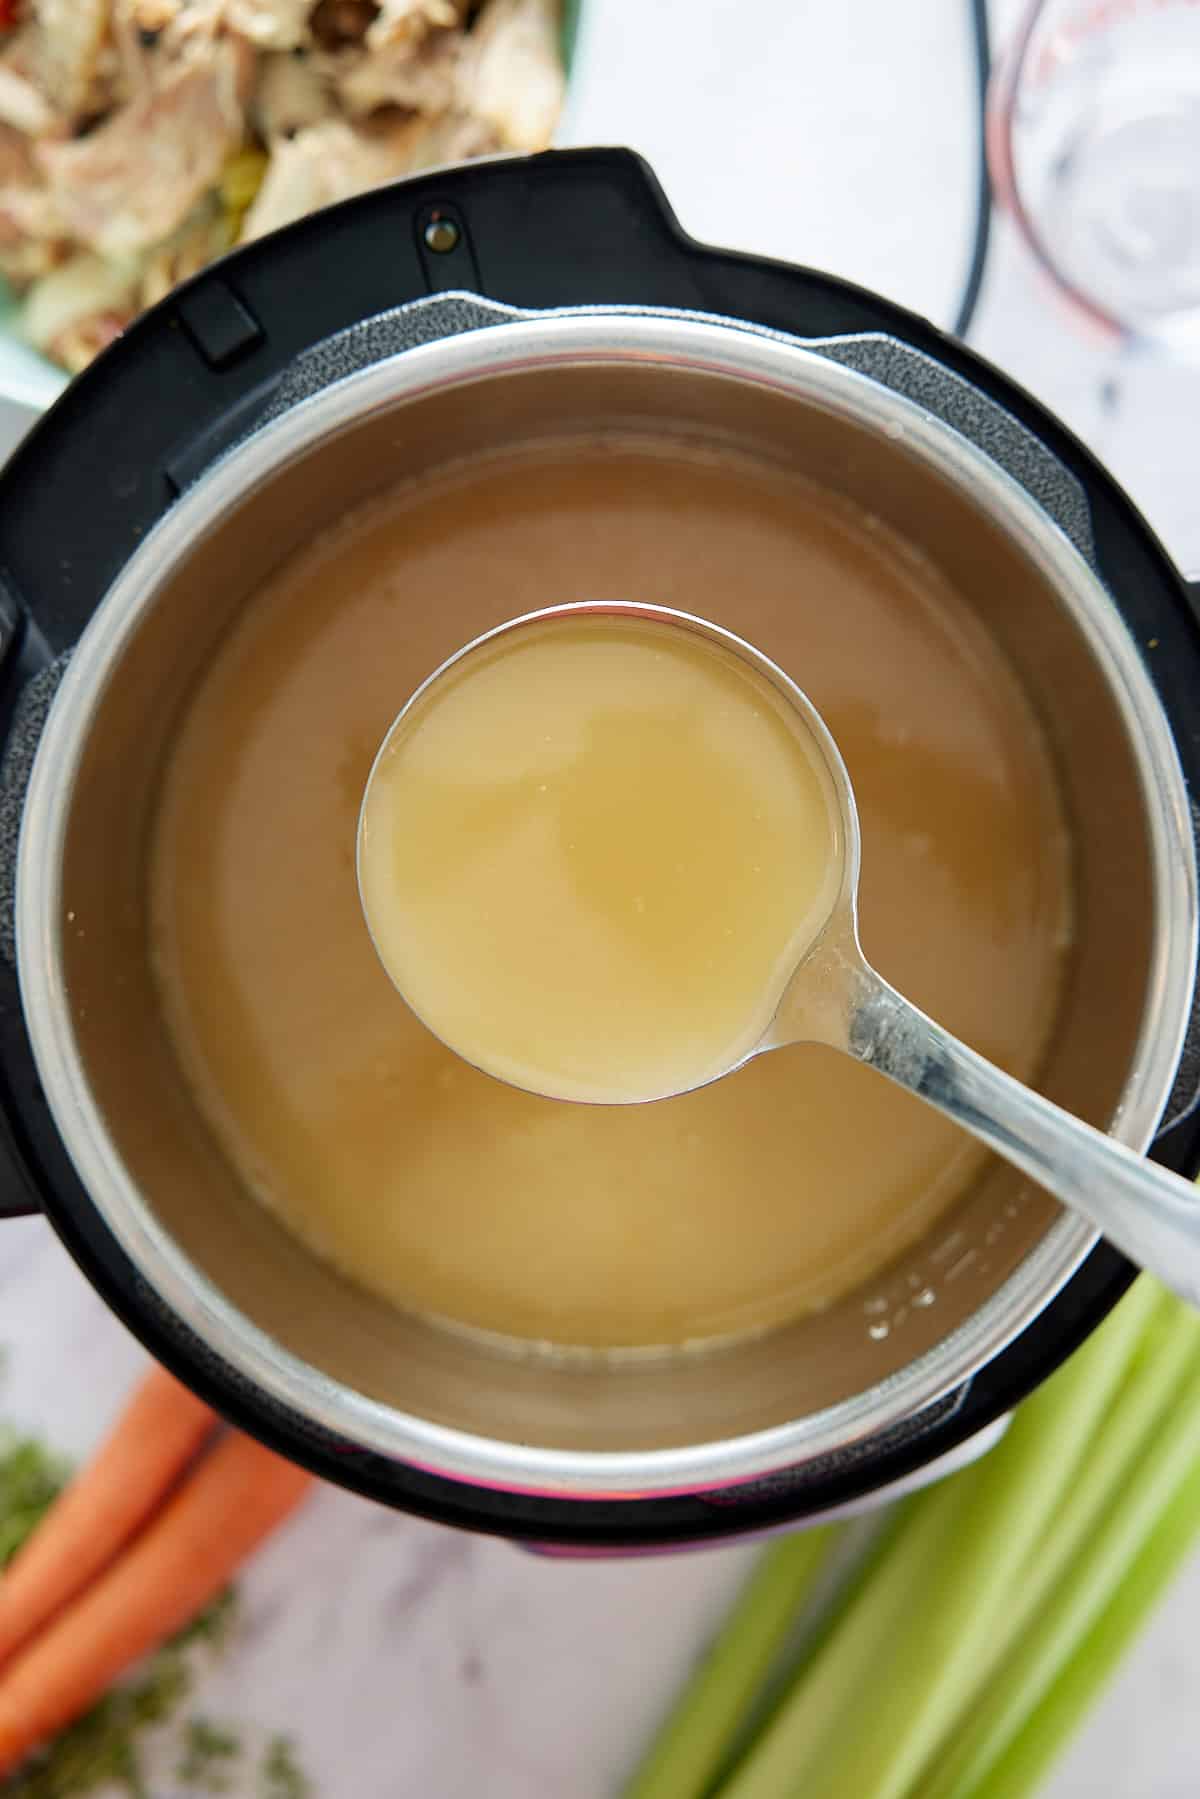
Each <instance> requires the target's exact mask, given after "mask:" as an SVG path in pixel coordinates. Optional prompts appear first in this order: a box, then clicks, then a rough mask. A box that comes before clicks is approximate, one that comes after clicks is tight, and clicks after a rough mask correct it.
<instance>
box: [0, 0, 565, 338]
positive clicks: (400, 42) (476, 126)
mask: <svg viewBox="0 0 1200 1799" xmlns="http://www.w3.org/2000/svg"><path fill="white" fill-rule="evenodd" d="M559 5H560V0H482V4H481V3H480V0H17V3H16V5H15V6H10V7H9V8H8V9H7V10H5V11H4V14H3V17H4V18H5V19H6V20H11V22H10V23H8V24H4V25H0V279H2V280H3V281H5V282H7V284H8V286H9V287H10V289H12V290H14V291H15V292H17V293H18V294H19V295H21V296H22V297H23V307H22V322H23V329H24V333H25V336H26V337H27V338H28V340H29V341H30V342H31V343H32V344H34V345H35V347H37V348H38V349H40V350H42V351H44V352H45V353H46V354H47V355H49V356H52V357H53V358H55V360H57V361H59V362H60V363H62V365H63V366H64V367H66V368H68V369H70V370H72V371H75V370H78V369H80V368H82V367H84V366H85V364H86V363H87V362H89V361H90V360H91V358H92V357H93V356H94V355H96V354H97V353H98V352H99V351H100V350H101V349H103V348H104V347H105V345H106V344H108V343H110V342H111V341H112V339H113V338H114V337H115V336H117V335H118V334H119V333H120V332H121V331H122V330H123V329H124V327H125V326H126V325H127V324H128V323H129V322H130V321H131V320H132V319H133V318H135V317H136V316H137V314H138V313H139V312H140V311H142V310H143V309H144V308H145V307H146V306H149V305H152V304H153V303H154V302H155V301H156V300H159V299H161V298H162V297H163V295H164V294H166V293H168V292H169V291H170V289H171V287H172V286H173V285H174V284H175V283H176V282H178V281H182V280H184V279H186V278H187V277H188V276H189V275H192V274H195V273H196V272H197V271H198V270H199V269H200V268H202V267H204V265H205V264H206V263H208V262H210V261H212V260H213V259H214V258H215V257H217V256H219V255H221V254H222V253H223V252H224V251H225V250H227V249H229V248H230V247H231V246H232V245H234V244H236V243H238V242H240V241H245V240H247V239H249V238H254V237H261V236H262V235H263V233H264V232H267V231H273V230H275V229H276V228H278V227H279V226H281V225H286V224H289V223H290V222H291V221H293V220H294V219H297V218H300V217H301V216H302V215H303V214H305V213H307V212H311V211H313V210H314V209H315V208H317V207H319V206H326V205H329V204H330V203H331V202H334V201H337V200H342V199H346V198H348V197H349V196H351V195H353V194H357V193H361V192H363V191H364V190H365V189H367V188H371V187H376V186H379V185H380V184H381V183H384V182H387V181H392V180H395V179H397V178H398V177H400V176H403V175H407V174H412V173H414V172H416V171H418V170H421V169H426V168H432V167H436V166H439V165H442V164H445V163H448V162H457V161H462V160H465V159H466V158H469V157H472V156H479V155H486V154H489V153H493V152H496V151H504V150H518V151H528V150H535V149H540V148H543V147H544V146H545V145H546V144H547V143H548V142H549V141H550V137H551V135H552V133H553V130H554V127H555V123H556V121H557V118H558V113H559V110H560V107H561V104H562V97H563V85H564V78H563V70H562V63H561V57H560V51H559Z"/></svg>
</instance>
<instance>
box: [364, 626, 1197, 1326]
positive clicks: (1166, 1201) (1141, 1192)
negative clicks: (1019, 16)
mask: <svg viewBox="0 0 1200 1799" xmlns="http://www.w3.org/2000/svg"><path fill="white" fill-rule="evenodd" d="M605 614H610V615H613V616H617V617H624V618H630V617H634V618H641V619H647V620H653V621H657V622H659V623H661V624H669V625H672V626H674V627H676V628H678V629H679V630H682V631H687V632H691V633H694V634H696V635H698V636H700V637H703V638H706V639H707V640H708V641H709V642H711V643H714V644H716V645H718V646H719V647H720V648H721V649H722V650H724V651H725V652H726V653H727V654H729V655H733V656H737V657H739V658H741V659H742V660H743V661H745V662H747V663H749V664H750V665H751V667H752V668H754V669H756V670H757V671H758V672H759V674H760V675H762V676H765V678H766V679H767V680H768V681H769V682H770V683H771V684H772V686H774V687H775V688H776V689H777V690H778V691H779V693H780V694H782V695H783V697H784V698H785V699H786V700H787V701H788V702H789V708H790V710H789V713H788V716H789V717H790V718H792V719H793V720H794V724H795V729H796V731H797V733H799V734H803V736H804V738H805V739H806V741H807V743H808V744H809V745H810V746H815V748H816V749H817V750H818V751H819V753H820V756H821V759H822V761H823V763H824V767H825V770H826V773H827V774H828V777H829V783H830V788H831V792H832V797H833V802H834V809H835V812H836V815H837V821H838V823H839V824H840V832H839V833H838V837H839V839H840V841H839V849H840V854H841V876H842V878H841V883H840V886H839V887H838V888H837V894H836V898H835V900H834V902H833V904H832V907H831V909H830V911H829V914H828V917H827V919H826V920H825V922H824V926H823V928H821V929H820V930H818V931H817V932H816V934H815V935H814V937H813V938H812V940H811V942H810V946H809V948H808V949H807V951H806V952H805V953H803V954H802V956H801V959H800V961H799V963H798V964H797V966H796V969H795V972H794V973H793V974H792V976H791V979H790V980H789V981H788V983H787V985H786V987H785V989H784V992H783V996H782V998H781V1000H780V1002H779V1005H778V1006H777V1008H776V1010H775V1012H774V1015H773V1017H772V1019H771V1022H770V1024H769V1026H768V1027H767V1029H766V1030H765V1031H764V1033H763V1035H762V1037H761V1038H760V1039H759V1040H758V1042H757V1043H755V1044H754V1046H753V1047H752V1048H751V1049H750V1051H749V1052H748V1054H746V1055H744V1056H740V1057H739V1058H738V1060H737V1061H735V1062H733V1063H731V1064H730V1066H729V1067H728V1068H726V1069H723V1070H721V1071H719V1073H718V1075H717V1076H716V1077H714V1078H718V1079H719V1078H721V1076H722V1075H724V1074H731V1073H733V1071H734V1069H735V1068H739V1067H742V1066H743V1065H744V1064H745V1063H746V1062H748V1061H749V1060H751V1059H752V1057H754V1056H758V1055H762V1054H763V1053H764V1052H765V1051H767V1050H772V1049H780V1048H782V1047H784V1046H785V1045H787V1044H792V1043H824V1044H827V1045H828V1046H829V1047H830V1048H832V1049H836V1050H841V1051H842V1052H843V1054H845V1055H848V1056H853V1057H854V1058H855V1060H856V1061H859V1062H863V1063H865V1064H866V1065H867V1066H868V1067H869V1068H874V1069H877V1070H878V1072H879V1073H880V1074H883V1075H886V1076H887V1078H888V1079H889V1080H891V1081H894V1082H895V1083H896V1085H897V1086H899V1087H904V1088H907V1090H908V1091H909V1092H910V1093H915V1094H916V1095H917V1097H918V1098H919V1099H923V1100H924V1101H925V1102H926V1104H927V1105H930V1106H933V1107H935V1108H936V1109H937V1110H938V1111H939V1112H943V1113H944V1114H945V1115H946V1117H947V1118H950V1119H953V1121H954V1122H955V1124H958V1125H961V1126H962V1127H963V1129H964V1130H967V1131H970V1132H971V1134H972V1135H973V1136H975V1137H977V1138H979V1140H980V1141H981V1142H983V1143H985V1144H987V1146H988V1147H989V1149H993V1150H995V1151H996V1152H997V1153H998V1154H999V1155H1001V1156H1003V1157H1005V1159H1006V1160H1007V1161H1009V1162H1011V1163H1012V1164H1013V1165H1014V1166H1015V1167H1017V1168H1019V1169H1020V1170H1021V1171H1022V1172H1023V1173H1024V1174H1027V1175H1029V1176H1030V1177H1031V1178H1032V1179H1033V1180H1035V1181H1037V1182H1038V1184H1039V1185H1040V1186H1042V1187H1044V1188H1046V1189H1047V1191H1048V1192H1050V1193H1052V1194H1054V1196H1055V1197H1056V1198H1057V1199H1059V1200H1061V1201H1062V1202H1063V1204H1064V1205H1067V1206H1070V1207H1071V1209H1072V1210H1073V1211H1075V1212H1077V1213H1079V1214H1080V1215H1081V1216H1082V1217H1084V1218H1086V1219H1087V1220H1088V1222H1089V1223H1090V1224H1093V1225H1094V1226H1095V1227H1096V1229H1097V1230H1099V1231H1101V1232H1102V1233H1103V1234H1104V1235H1105V1236H1106V1237H1107V1238H1108V1239H1109V1241H1110V1242H1111V1243H1113V1244H1115V1246H1116V1247H1117V1248H1118V1249H1120V1250H1122V1251H1124V1253H1125V1254H1126V1255H1128V1256H1129V1257H1130V1258H1131V1259H1132V1260H1133V1261H1135V1262H1137V1263H1138V1264H1140V1266H1142V1267H1143V1268H1146V1269H1148V1270H1149V1271H1150V1272H1151V1273H1153V1274H1155V1275H1156V1276H1157V1277H1158V1278H1159V1279H1160V1280H1161V1281H1162V1282H1163V1283H1164V1285H1166V1286H1168V1287H1170V1288H1171V1289H1173V1291H1174V1292H1176V1293H1178V1294H1179V1295H1180V1297H1181V1298H1183V1299H1185V1300H1187V1301H1188V1303H1189V1304H1192V1305H1200V1193H1198V1192H1197V1190H1196V1188H1195V1187H1194V1186H1193V1185H1192V1183H1191V1182H1190V1181H1187V1180H1184V1179H1183V1178H1181V1177H1180V1176H1179V1175H1176V1174H1173V1173H1171V1172H1170V1171H1169V1170H1167V1169H1165V1168H1161V1167H1159V1166H1158V1165H1157V1164H1155V1163H1152V1162H1149V1161H1147V1160H1145V1159H1144V1158H1143V1157H1141V1156H1139V1155H1137V1154H1136V1153H1135V1152H1134V1151H1133V1150H1131V1149H1128V1148H1126V1147H1125V1145H1124V1144H1121V1143H1118V1142H1116V1141H1115V1140H1114V1139H1113V1138H1111V1137H1107V1136H1105V1134H1104V1133H1103V1132H1102V1131H1099V1130H1096V1129H1095V1128H1094V1127H1093V1126H1092V1125H1090V1124H1085V1123H1084V1122H1083V1120H1082V1119H1079V1118H1076V1117H1074V1116H1073V1115H1072V1114H1071V1113H1069V1112H1066V1111H1064V1110H1063V1109H1062V1107H1061V1106H1056V1105H1055V1104H1053V1102H1052V1101H1050V1100H1048V1099H1045V1098H1043V1097H1042V1095H1041V1094H1039V1093H1035V1092H1034V1091H1033V1090H1032V1089H1031V1088H1029V1087H1026V1086H1024V1085H1023V1084H1022V1082H1020V1081H1018V1080H1014V1079H1013V1077H1012V1076H1011V1075H1008V1074H1005V1073H1004V1072H1003V1071H1002V1070H1001V1069H999V1068H997V1067H995V1065H994V1064H993V1063H991V1062H988V1061H987V1060H986V1059H985V1058H984V1057H983V1056H980V1055H977V1054H976V1052H975V1051H974V1050H973V1049H968V1047H967V1045H966V1044H965V1043H962V1042H960V1041H959V1039H958V1038H956V1037H953V1036H952V1035H951V1034H950V1032H949V1031H947V1030H944V1029H943V1028H942V1026H941V1025H939V1024H936V1023H935V1022H934V1020H933V1019H931V1018H928V1017H927V1016H926V1015H925V1013H924V1012H922V1011H921V1010H920V1009H919V1008H918V1007H917V1006H914V1005H913V1004H912V1003H911V1001H909V1000H907V999H905V998H904V996H903V994H900V993H898V992H897V991H896V989H895V988H894V987H892V986H890V985H889V983H888V982H887V981H885V980H884V979H883V977H882V975H879V974H877V973H876V972H875V970H874V969H873V968H872V967H871V965H870V963H869V962H868V961H867V959H866V957H865V956H864V954H863V951H862V946H861V944H860V942H859V937H858V884H859V869H860V861H861V837H860V830H859V820H858V808H857V806H856V804H855V799H854V790H853V788H852V786H851V784H850V777H849V775H848V773H847V771H846V765H845V763H844V762H843V761H842V757H841V753H840V751H839V750H838V747H837V745H836V743H835V742H834V740H833V738H832V736H831V735H830V733H829V730H828V728H827V726H826V724H825V722H824V720H823V719H822V717H821V715H820V713H819V712H818V711H817V709H816V707H815V706H814V705H813V703H812V701H811V700H810V699H809V698H808V696H807V695H806V694H805V693H803V692H802V691H801V689H800V688H799V687H797V685H796V683H795V682H794V681H792V680H791V679H790V677H789V676H787V675H786V674H784V672H783V670H782V669H781V668H779V667H778V666H777V665H776V664H775V663H774V662H772V661H771V660H770V658H769V657H767V656H764V655H763V654H762V653H761V651H759V650H756V649H755V648H754V647H753V645H751V644H748V643H746V642H744V641H743V640H742V639H741V638H739V637H736V636H735V635H734V634H733V633H732V632H729V631H725V630H723V629H722V628H721V627H720V626H718V625H713V624H709V623H708V622H707V621H706V620H704V619H699V618H694V617H692V616H691V615H690V614H687V613H682V612H673V611H670V610H668V609H666V608H662V607H655V606H640V605H630V604H624V603H621V602H615V601H614V602H599V603H593V602H587V603H582V604H578V605H570V606H559V607H554V608H551V609H549V610H547V611H543V612H538V613H533V614H528V615H526V616H524V617H522V618H519V619H514V620H512V621H511V622H510V623H508V624H505V625H501V626H500V627H498V629H497V630H495V631H490V632H487V633H485V634H484V635H483V636H481V637H479V638H476V639H475V640H474V642H473V643H471V644H468V645H467V646H466V648H464V649H463V650H460V651H459V652H458V653H457V654H456V655H455V656H453V657H451V658H450V660H449V661H448V662H446V663H444V664H443V666H442V668H440V669H438V670H437V672H436V673H435V674H433V675H432V676H430V678H429V680H428V681H426V682H425V683H424V684H423V686H422V687H421V688H419V689H418V690H417V693H415V694H414V695H413V696H412V699H410V700H409V702H408V704H407V705H406V706H405V707H404V709H403V710H402V711H401V712H400V713H399V714H398V716H397V718H396V719H395V721H394V722H393V724H392V727H391V729H390V730H389V732H388V735H387V737H386V738H385V739H384V743H383V746H382V747H381V749H380V752H379V756H378V757H377V759H376V762H375V765H374V767H373V768H372V775H371V778H373V777H374V774H375V770H376V769H377V768H378V767H379V764H380V761H381V760H382V758H383V757H384V755H385V754H386V752H387V750H388V747H389V745H390V744H391V743H392V742H393V740H394V739H395V737H396V734H397V733H398V732H399V731H401V730H402V729H403V727H404V723H405V720H406V718H407V715H408V713H409V710H410V708H411V707H412V705H413V704H414V702H415V701H416V700H417V699H418V698H419V697H421V696H423V695H425V694H426V693H427V692H428V690H429V688H430V687H431V686H432V684H433V683H434V682H436V681H438V680H439V679H440V678H441V676H442V675H443V674H444V673H445V672H446V670H448V669H449V668H451V667H454V666H456V665H457V664H458V663H459V662H461V661H462V660H463V658H464V657H466V656H469V655H471V654H472V653H473V652H474V651H475V650H476V649H478V648H479V647H480V646H481V645H483V644H491V643H493V642H494V640H495V639H496V638H497V637H498V636H500V635H502V634H504V633H507V632H510V631H513V630H516V629H518V628H521V627H524V626H527V625H530V624H533V623H541V622H542V621H548V620H552V619H556V618H569V617H579V616H580V615H590V616H593V617H595V616H604V615H605ZM367 785H368V792H369V791H370V779H369V780H368V784H367ZM363 811H364V814H365V811H366V800H365V798H364V802H363ZM361 848H362V822H361V818H360V825H359V849H360V858H359V868H360V877H361V867H362V858H361ZM359 891H360V896H361V895H362V883H361V878H360V888H359ZM363 909H364V912H365V913H366V915H367V924H368V927H370V924H371V919H370V912H369V910H368V908H367V905H366V901H365V899H364V901H363ZM372 935H373V936H374V932H373V933H372ZM377 947H378V944H377ZM381 959H382V958H381ZM384 966H385V968H387V963H386V960H385V961H384ZM388 973H389V975H392V978H393V979H395V977H394V975H393V973H392V970H391V969H390V968H388ZM397 985H399V983H397ZM400 991H401V993H403V988H402V987H401V988H400ZM425 1022H426V1023H427V1024H429V1025H430V1028H431V1029H433V1030H435V1032H436V1029H437V1024H436V1020H430V1019H428V1018H426V1019H425ZM443 1041H446V1042H447V1044H448V1047H449V1048H451V1049H453V1050H456V1051H457V1052H458V1053H460V1054H461V1053H462V1050H461V1048H460V1046H459V1045H457V1044H455V1043H454V1042H452V1041H450V1040H449V1039H443ZM468 1059H469V1058H468ZM706 1084H707V1083H706ZM548 1097H552V1098H555V1097H562V1096H560V1095H555V1094H549V1095H548ZM645 1097H646V1098H658V1097H667V1095H646V1096H645Z"/></svg>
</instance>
